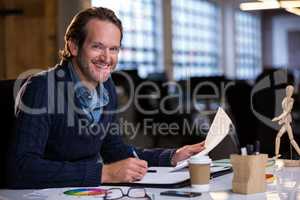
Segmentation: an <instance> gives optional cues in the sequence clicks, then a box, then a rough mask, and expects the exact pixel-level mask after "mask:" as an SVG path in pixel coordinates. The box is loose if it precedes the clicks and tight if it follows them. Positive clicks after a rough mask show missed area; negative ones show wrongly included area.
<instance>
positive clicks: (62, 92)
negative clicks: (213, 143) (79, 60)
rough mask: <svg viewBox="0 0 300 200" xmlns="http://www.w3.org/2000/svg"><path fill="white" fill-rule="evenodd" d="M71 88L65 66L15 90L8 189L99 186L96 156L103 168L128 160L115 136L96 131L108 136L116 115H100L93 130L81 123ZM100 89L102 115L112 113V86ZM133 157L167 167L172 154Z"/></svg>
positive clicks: (127, 149) (154, 151) (152, 151)
mask: <svg viewBox="0 0 300 200" xmlns="http://www.w3.org/2000/svg"><path fill="white" fill-rule="evenodd" d="M70 83H72V80H71V77H70V72H69V70H68V67H67V62H66V61H64V62H62V63H61V64H60V65H57V66H56V67H54V68H52V69H50V70H48V71H45V72H42V73H39V74H37V75H35V76H33V77H31V78H30V79H29V80H28V81H27V82H26V83H25V84H24V85H23V87H22V89H21V90H20V92H19V97H20V98H18V99H16V105H18V106H19V108H18V109H17V110H16V111H17V112H16V118H17V124H16V137H15V138H16V140H15V142H14V145H13V146H12V148H11V151H10V156H9V160H8V168H7V178H8V183H9V187H10V188H49V187H74V186H98V185H100V184H101V171H102V163H101V162H98V158H99V153H100V155H101V156H102V158H103V162H104V163H112V162H115V161H119V160H122V159H126V158H128V157H132V156H133V155H132V147H131V146H129V145H126V144H124V143H123V141H122V139H121V136H120V135H119V134H118V133H117V132H116V131H105V132H104V131H103V130H104V129H101V128H99V127H105V128H106V130H110V129H109V127H111V126H110V125H111V123H114V122H116V114H114V113H112V112H104V113H103V115H102V117H101V119H100V121H99V122H98V123H97V125H93V124H88V123H82V122H87V121H88V117H87V116H86V115H85V114H84V113H80V109H79V108H80V106H79V101H77V99H76V98H73V96H74V90H73V89H74V88H73V87H70ZM104 87H105V88H106V89H107V91H108V93H109V98H110V102H109V104H108V105H107V106H105V107H104V111H113V110H116V108H117V96H116V92H115V87H114V85H113V82H112V81H111V80H108V81H106V82H105V83H104ZM21 105H25V106H27V107H29V108H35V109H36V110H34V112H35V114H31V113H32V112H31V113H29V112H27V111H25V109H20V106H21ZM76 108H77V109H76ZM74 110H75V111H74ZM76 110H77V111H76ZM87 124H88V125H87ZM137 153H138V155H139V157H140V158H141V159H144V160H146V161H148V165H149V166H168V165H170V160H171V157H172V154H173V153H174V150H171V149H138V150H137Z"/></svg>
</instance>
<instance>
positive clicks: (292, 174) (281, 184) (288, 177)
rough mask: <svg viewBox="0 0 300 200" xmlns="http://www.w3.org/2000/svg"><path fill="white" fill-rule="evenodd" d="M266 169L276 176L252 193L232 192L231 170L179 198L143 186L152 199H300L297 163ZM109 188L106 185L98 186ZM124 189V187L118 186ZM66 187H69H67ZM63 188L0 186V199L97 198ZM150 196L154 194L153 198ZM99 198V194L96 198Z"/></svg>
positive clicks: (278, 162)
mask: <svg viewBox="0 0 300 200" xmlns="http://www.w3.org/2000/svg"><path fill="white" fill-rule="evenodd" d="M268 171H269V172H270V173H273V174H274V175H275V176H276V179H275V181H274V182H273V183H271V184H268V187H267V192H265V193H258V194H252V195H241V194H234V193H232V191H231V181H232V174H227V175H224V176H221V177H217V178H214V179H213V180H211V182H210V191H209V192H203V193H202V195H201V196H200V197H195V198H179V197H167V196H160V195H159V193H160V192H162V191H165V190H166V189H158V188H146V190H147V193H148V194H149V195H150V196H151V197H152V199H154V200H161V199H164V200H168V199H170V200H171V199H172V200H174V199H175V200H176V199H205V200H239V199H247V200H252V199H253V200H264V199H266V200H269V199H270V200H277V199H278V200H279V199H288V200H294V199H299V200H300V184H299V183H300V167H293V168H286V167H283V166H282V162H281V161H277V162H276V166H274V167H272V168H271V169H269V170H268ZM101 188H109V187H101ZM122 188H123V189H124V191H125V190H126V189H127V187H122ZM68 189H69V188H68ZM65 190H67V188H59V189H44V190H0V200H29V199H34V200H46V199H47V200H58V199H59V200H63V199H70V200H72V199H74V200H82V199H90V200H91V199H99V197H92V196H90V197H83V198H82V197H80V198H78V197H71V196H67V195H63V194H62V192H63V191H65ZM176 190H182V191H197V190H195V189H192V188H190V187H185V188H180V189H176ZM33 192H35V193H36V192H38V193H40V194H43V195H42V196H34V195H30V194H33ZM153 197H154V198H153ZM100 199H101V198H100Z"/></svg>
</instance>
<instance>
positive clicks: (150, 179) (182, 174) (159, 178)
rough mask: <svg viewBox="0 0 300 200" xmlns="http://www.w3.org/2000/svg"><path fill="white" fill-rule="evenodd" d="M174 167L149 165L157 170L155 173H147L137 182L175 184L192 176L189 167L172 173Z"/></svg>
mask: <svg viewBox="0 0 300 200" xmlns="http://www.w3.org/2000/svg"><path fill="white" fill-rule="evenodd" d="M172 168H173V167H149V170H156V172H155V173H147V174H146V175H145V176H144V178H143V179H142V180H140V181H137V182H135V183H141V184H174V183H180V182H182V181H185V180H187V179H189V178H190V174H189V172H188V170H187V169H183V170H180V171H176V172H172V173H170V170H171V169H172Z"/></svg>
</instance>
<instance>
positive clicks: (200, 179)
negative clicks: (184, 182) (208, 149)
mask: <svg viewBox="0 0 300 200" xmlns="http://www.w3.org/2000/svg"><path fill="white" fill-rule="evenodd" d="M188 162H189V172H190V177H191V186H192V187H193V188H197V189H200V190H203V191H206V190H209V179H210V164H211V159H210V158H209V157H208V156H192V157H190V159H189V161H188Z"/></svg>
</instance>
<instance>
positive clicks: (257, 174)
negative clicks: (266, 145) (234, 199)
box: [230, 154, 268, 194]
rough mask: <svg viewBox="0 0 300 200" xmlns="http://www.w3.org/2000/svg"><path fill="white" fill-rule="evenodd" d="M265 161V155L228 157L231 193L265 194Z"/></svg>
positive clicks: (266, 156)
mask: <svg viewBox="0 0 300 200" xmlns="http://www.w3.org/2000/svg"><path fill="white" fill-rule="evenodd" d="M267 160H268V155H267V154H258V155H247V156H242V155H236V154H234V155H230V161H231V164H232V168H233V179H232V191H233V192H235V193H240V194H253V193H259V192H265V191H266V180H265V168H266V163H267Z"/></svg>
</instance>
